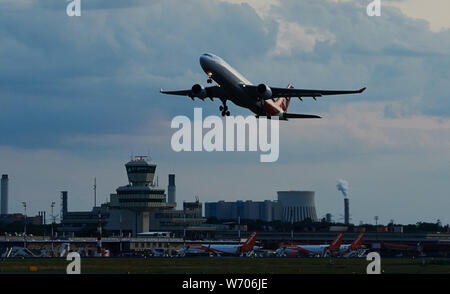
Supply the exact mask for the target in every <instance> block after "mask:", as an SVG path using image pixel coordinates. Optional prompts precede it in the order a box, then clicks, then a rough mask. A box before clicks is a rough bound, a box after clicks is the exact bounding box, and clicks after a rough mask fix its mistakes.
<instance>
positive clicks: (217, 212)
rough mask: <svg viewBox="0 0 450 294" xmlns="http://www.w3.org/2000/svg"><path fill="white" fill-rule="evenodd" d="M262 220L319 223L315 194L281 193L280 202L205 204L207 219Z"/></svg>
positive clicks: (221, 202)
mask: <svg viewBox="0 0 450 294" xmlns="http://www.w3.org/2000/svg"><path fill="white" fill-rule="evenodd" d="M239 216H240V218H241V219H251V220H261V221H266V222H271V221H284V222H290V221H294V222H300V221H303V220H306V219H311V220H312V221H317V214H316V207H315V204H314V192H311V191H280V192H278V201H271V200H265V201H251V200H248V201H241V200H239V201H234V202H225V201H219V202H207V203H205V217H206V218H212V217H215V218H217V219H219V220H224V219H237V218H238V217H239Z"/></svg>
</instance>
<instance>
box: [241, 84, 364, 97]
mask: <svg viewBox="0 0 450 294" xmlns="http://www.w3.org/2000/svg"><path fill="white" fill-rule="evenodd" d="M242 86H243V87H244V88H246V89H247V91H250V92H253V93H254V94H256V95H257V96H259V95H258V89H257V88H258V86H254V85H242ZM270 90H271V91H272V95H271V96H270V97H268V98H265V99H272V98H279V97H299V98H301V97H313V98H316V97H321V96H326V95H343V94H360V93H362V92H364V90H366V88H362V89H359V90H350V91H345V90H309V89H295V88H272V87H270Z"/></svg>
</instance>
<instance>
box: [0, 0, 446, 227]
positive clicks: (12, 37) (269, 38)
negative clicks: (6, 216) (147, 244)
mask: <svg viewBox="0 0 450 294" xmlns="http://www.w3.org/2000/svg"><path fill="white" fill-rule="evenodd" d="M369 2H371V1H369V0H367V1H366V0H346V1H343V0H302V1H297V0H286V1H282V0H277V1H275V0H268V1H261V0H257V1H256V0H253V1H250V0H249V1H237V0H229V1H219V0H216V1H214V0H183V1H174V0H164V1H144V0H142V1H141V0H133V1H110V0H89V1H83V0H81V3H82V15H81V17H68V16H67V15H66V7H65V6H66V5H67V2H66V1H57V0H39V1H37V0H0V173H7V174H9V177H10V209H9V210H10V212H22V211H23V209H22V206H21V202H22V201H27V203H28V206H27V209H28V212H29V213H30V214H37V212H38V211H40V210H47V211H48V215H49V210H50V203H51V201H57V203H58V205H59V191H61V190H68V191H69V209H70V210H89V209H90V208H91V207H92V205H93V191H92V185H93V178H94V177H97V184H98V189H97V192H98V199H101V200H102V201H105V200H106V199H107V198H109V194H110V193H113V192H115V189H116V188H117V187H118V186H120V185H124V184H126V183H127V179H126V174H125V169H124V166H123V165H124V163H126V162H127V161H128V160H129V158H130V155H131V154H135V155H136V154H148V153H150V154H151V155H152V158H153V160H154V161H155V162H156V163H157V164H158V169H157V172H158V175H159V184H160V186H163V187H166V185H167V174H168V173H176V175H177V177H176V184H177V198H178V200H179V201H180V202H181V201H183V200H185V201H191V200H193V199H194V196H199V197H200V200H201V201H203V202H204V201H216V200H230V201H231V200H233V201H234V200H238V199H242V200H250V199H251V200H265V199H276V191H277V190H287V189H292V190H294V189H295V190H314V191H315V192H316V206H317V212H318V216H319V217H322V216H324V215H325V213H328V212H330V213H332V214H333V216H334V219H335V220H342V218H341V215H342V214H343V206H344V204H343V196H342V195H341V194H340V192H339V191H337V189H336V183H337V181H338V180H339V179H345V180H347V181H348V182H349V197H350V211H351V216H352V221H353V222H354V223H359V222H360V221H363V222H371V223H373V222H374V221H373V218H374V216H375V215H378V216H379V217H380V221H381V222H382V223H387V222H389V221H390V220H391V219H394V220H395V222H396V223H415V222H417V221H429V222H436V220H437V219H440V220H441V221H442V222H443V223H450V214H449V207H450V164H449V163H450V94H449V80H450V55H449V54H450V53H449V52H450V18H448V16H446V15H445V13H444V12H445V11H446V12H448V11H450V7H449V6H450V2H449V1H447V0H433V1H419V0H403V1H402V0H398V1H395V0H391V1H388V0H385V1H382V15H381V16H380V17H369V16H367V14H366V6H367V4H368V3H369ZM424 3H427V4H426V5H425V4H424ZM204 52H212V53H215V54H217V55H219V56H221V57H222V58H224V59H225V60H227V61H228V62H229V63H230V64H231V65H232V66H233V67H235V68H236V69H237V70H238V71H239V72H241V73H242V74H243V75H244V76H246V77H247V78H248V79H249V80H250V81H252V82H253V83H260V82H264V83H267V84H269V85H273V86H286V85H287V84H288V83H292V84H294V85H295V86H296V87H301V88H324V89H327V88H330V89H333V88H339V89H357V88H361V87H363V86H367V87H368V89H367V91H366V92H365V93H364V94H362V95H353V96H339V97H331V96H330V97H323V98H320V99H318V101H313V100H312V99H310V100H308V101H304V102H300V101H298V100H295V101H292V102H291V105H290V108H289V111H290V112H300V113H311V114H319V115H321V116H322V117H323V119H321V120H314V121H312V120H297V121H295V120H291V121H289V122H283V123H281V124H280V127H281V136H280V157H279V160H278V161H277V162H276V163H265V164H262V163H259V153H255V152H244V153H242V152H240V153H237V152H227V153H218V152H213V153H207V152H200V153H198V152H197V153H194V152H191V153H188V152H181V153H176V152H173V151H172V150H171V148H170V138H171V135H172V134H173V133H174V130H172V129H171V128H170V122H171V120H172V118H173V117H175V116H177V115H187V116H189V117H192V116H193V108H194V107H203V113H204V115H205V116H206V115H213V114H214V115H218V114H219V111H218V107H219V103H218V102H211V101H209V102H206V101H205V102H202V101H197V100H196V101H195V102H192V101H191V100H190V99H188V98H185V97H177V96H173V97H172V96H162V95H161V94H159V89H160V88H164V89H187V88H190V87H191V86H192V85H193V84H194V83H201V84H204V85H205V84H206V77H205V74H204V73H203V71H202V69H201V67H200V65H199V62H198V59H199V56H200V55H201V54H202V53H204ZM305 100H306V99H305ZM230 110H231V112H232V114H235V115H237V114H242V115H248V114H249V112H248V111H247V110H245V109H240V108H238V107H236V106H234V105H230Z"/></svg>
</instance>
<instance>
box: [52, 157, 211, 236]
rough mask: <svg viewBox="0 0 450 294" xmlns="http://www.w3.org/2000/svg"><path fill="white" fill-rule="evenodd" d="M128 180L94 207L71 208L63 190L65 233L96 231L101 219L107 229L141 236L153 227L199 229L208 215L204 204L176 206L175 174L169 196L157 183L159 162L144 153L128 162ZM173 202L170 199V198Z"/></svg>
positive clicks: (162, 228) (158, 228) (154, 228)
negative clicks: (103, 201) (80, 209)
mask: <svg viewBox="0 0 450 294" xmlns="http://www.w3.org/2000/svg"><path fill="white" fill-rule="evenodd" d="M125 169H126V172H127V176H128V184H127V185H125V186H120V187H118V188H117V189H116V193H113V194H110V201H109V202H107V203H104V204H102V205H101V206H96V207H94V208H93V209H92V210H91V211H86V212H71V211H68V207H67V202H68V199H67V198H68V196H67V192H62V199H61V202H62V212H61V216H62V218H61V226H60V227H59V228H58V230H59V231H60V232H63V233H77V232H83V231H89V232H95V230H96V228H97V225H98V223H99V220H101V223H102V226H103V229H104V230H105V231H106V232H109V233H111V234H115V235H124V236H137V235H138V234H139V233H143V232H149V231H178V232H180V231H181V232H182V231H184V230H195V229H196V226H202V224H203V223H205V222H206V219H205V218H203V217H202V204H201V203H200V202H199V201H198V199H197V201H195V202H184V203H183V209H182V210H176V209H175V208H176V202H174V201H175V175H173V174H171V175H169V186H168V191H169V199H168V198H167V195H166V193H165V190H164V189H160V188H159V187H157V185H156V184H155V179H154V176H155V171H156V164H154V163H149V162H148V161H147V160H145V158H144V156H138V157H134V158H132V159H131V161H129V162H128V163H126V164H125ZM168 200H170V201H173V202H170V201H168Z"/></svg>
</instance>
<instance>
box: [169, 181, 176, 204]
mask: <svg viewBox="0 0 450 294" xmlns="http://www.w3.org/2000/svg"><path fill="white" fill-rule="evenodd" d="M167 198H168V199H167V202H169V203H176V202H177V199H176V187H175V175H174V174H171V175H169V186H167Z"/></svg>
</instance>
